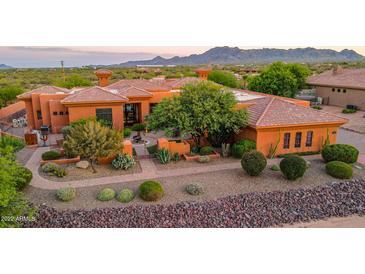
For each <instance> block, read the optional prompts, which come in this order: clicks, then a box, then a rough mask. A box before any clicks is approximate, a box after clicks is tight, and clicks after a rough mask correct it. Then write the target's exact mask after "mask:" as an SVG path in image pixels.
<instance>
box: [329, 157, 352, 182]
mask: <svg viewBox="0 0 365 274" xmlns="http://www.w3.org/2000/svg"><path fill="white" fill-rule="evenodd" d="M326 172H327V174H329V175H331V176H332V177H335V178H338V179H351V178H352V173H353V172H352V167H351V166H350V165H349V164H346V163H344V162H340V161H332V162H329V163H327V164H326Z"/></svg>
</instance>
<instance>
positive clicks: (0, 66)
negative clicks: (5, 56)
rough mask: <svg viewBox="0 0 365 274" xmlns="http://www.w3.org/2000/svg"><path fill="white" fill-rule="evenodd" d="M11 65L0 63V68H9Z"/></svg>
mask: <svg viewBox="0 0 365 274" xmlns="http://www.w3.org/2000/svg"><path fill="white" fill-rule="evenodd" d="M11 68H13V67H11V66H8V65H5V64H0V69H11Z"/></svg>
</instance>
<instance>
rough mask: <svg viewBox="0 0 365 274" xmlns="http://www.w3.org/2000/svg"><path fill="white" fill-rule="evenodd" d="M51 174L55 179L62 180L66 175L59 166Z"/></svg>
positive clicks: (64, 170)
mask: <svg viewBox="0 0 365 274" xmlns="http://www.w3.org/2000/svg"><path fill="white" fill-rule="evenodd" d="M52 174H53V175H54V176H56V177H59V178H62V177H65V176H66V175H67V171H66V169H64V168H63V167H61V166H59V167H57V168H55V169H54V170H53V171H52Z"/></svg>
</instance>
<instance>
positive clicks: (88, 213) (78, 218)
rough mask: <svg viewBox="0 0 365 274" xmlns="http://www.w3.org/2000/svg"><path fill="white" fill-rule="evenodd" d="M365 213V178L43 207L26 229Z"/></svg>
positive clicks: (214, 223) (270, 221)
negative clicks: (170, 200)
mask: <svg viewBox="0 0 365 274" xmlns="http://www.w3.org/2000/svg"><path fill="white" fill-rule="evenodd" d="M352 214H359V215H363V214H365V180H352V181H349V182H344V183H329V184H327V185H325V186H321V187H316V188H313V189H296V190H290V191H287V192H281V191H275V192H269V193H255V192H254V193H248V194H243V195H237V196H231V197H226V198H223V199H219V200H213V201H209V202H203V203H197V202H182V203H178V204H175V205H150V206H128V207H121V208H105V209H98V208H97V209H92V210H66V211H57V210H55V209H53V208H49V207H45V206H42V207H40V209H39V215H38V216H37V221H35V222H29V223H26V224H25V226H26V227H272V226H278V225H282V224H293V223H297V222H306V221H311V220H320V219H325V218H329V217H344V216H349V215H352Z"/></svg>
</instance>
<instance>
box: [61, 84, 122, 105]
mask: <svg viewBox="0 0 365 274" xmlns="http://www.w3.org/2000/svg"><path fill="white" fill-rule="evenodd" d="M126 101H128V98H126V97H124V96H121V95H118V94H115V93H113V92H112V91H111V90H108V89H105V88H102V87H98V86H95V87H90V88H85V89H82V90H79V91H76V92H75V93H74V94H72V95H70V96H67V97H66V98H65V99H63V100H62V101H61V102H62V103H64V104H71V103H96V102H106V103H107V102H126Z"/></svg>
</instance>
